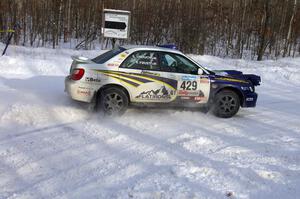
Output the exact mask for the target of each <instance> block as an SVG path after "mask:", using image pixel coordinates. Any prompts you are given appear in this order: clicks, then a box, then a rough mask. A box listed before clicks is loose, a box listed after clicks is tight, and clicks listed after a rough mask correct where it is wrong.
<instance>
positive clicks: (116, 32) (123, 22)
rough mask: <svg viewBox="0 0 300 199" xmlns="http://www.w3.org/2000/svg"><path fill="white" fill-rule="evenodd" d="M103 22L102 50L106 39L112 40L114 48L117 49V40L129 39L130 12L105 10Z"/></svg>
mask: <svg viewBox="0 0 300 199" xmlns="http://www.w3.org/2000/svg"><path fill="white" fill-rule="evenodd" d="M102 18H103V21H102V49H103V43H104V38H111V39H112V47H113V48H114V47H115V43H116V39H128V38H129V32H130V11H125V10H112V9H104V10H103V17H102Z"/></svg>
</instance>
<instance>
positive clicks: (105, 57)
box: [92, 47, 126, 64]
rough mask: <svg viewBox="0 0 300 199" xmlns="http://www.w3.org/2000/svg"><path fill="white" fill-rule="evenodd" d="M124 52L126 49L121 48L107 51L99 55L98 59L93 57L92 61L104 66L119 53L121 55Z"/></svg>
mask: <svg viewBox="0 0 300 199" xmlns="http://www.w3.org/2000/svg"><path fill="white" fill-rule="evenodd" d="M125 50H126V49H125V48H122V47H118V48H114V49H112V50H110V51H107V52H105V53H103V54H101V55H99V56H98V57H95V58H94V59H92V61H93V62H95V63H97V64H104V63H105V62H107V61H108V60H110V59H111V58H112V57H114V56H116V55H118V54H119V53H121V52H123V51H125Z"/></svg>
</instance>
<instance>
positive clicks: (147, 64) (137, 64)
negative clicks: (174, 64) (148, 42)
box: [121, 51, 160, 71]
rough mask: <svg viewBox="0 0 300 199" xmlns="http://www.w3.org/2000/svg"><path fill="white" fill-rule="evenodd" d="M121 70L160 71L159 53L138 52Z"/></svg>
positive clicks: (123, 64) (128, 59) (124, 63)
mask: <svg viewBox="0 0 300 199" xmlns="http://www.w3.org/2000/svg"><path fill="white" fill-rule="evenodd" d="M121 68H128V69H140V70H155V71H158V70H160V66H159V59H158V53H157V52H152V51H138V52H135V53H133V54H132V55H130V57H128V58H127V59H126V60H125V61H124V62H123V63H122V65H121Z"/></svg>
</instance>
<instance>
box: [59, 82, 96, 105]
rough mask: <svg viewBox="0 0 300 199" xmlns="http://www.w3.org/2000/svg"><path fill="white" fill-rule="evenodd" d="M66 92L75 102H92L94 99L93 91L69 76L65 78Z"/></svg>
mask: <svg viewBox="0 0 300 199" xmlns="http://www.w3.org/2000/svg"><path fill="white" fill-rule="evenodd" d="M65 92H66V93H67V94H68V95H69V96H70V97H71V98H72V99H74V100H77V101H81V102H91V101H92V99H93V97H94V92H93V90H92V89H90V88H88V87H87V86H86V85H85V84H83V83H81V82H80V81H74V80H72V79H70V77H69V76H67V77H66V78H65Z"/></svg>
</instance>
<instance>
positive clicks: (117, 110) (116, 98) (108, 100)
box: [98, 87, 129, 116]
mask: <svg viewBox="0 0 300 199" xmlns="http://www.w3.org/2000/svg"><path fill="white" fill-rule="evenodd" d="M128 103H129V100H128V96H127V95H126V93H125V92H124V91H123V90H122V89H120V88H116V87H110V88H107V89H105V90H103V91H102V92H101V93H100V94H99V96H98V105H99V107H98V108H100V110H101V111H103V113H104V114H105V115H108V116H120V115H122V114H124V113H125V111H126V110H127V107H128Z"/></svg>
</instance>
